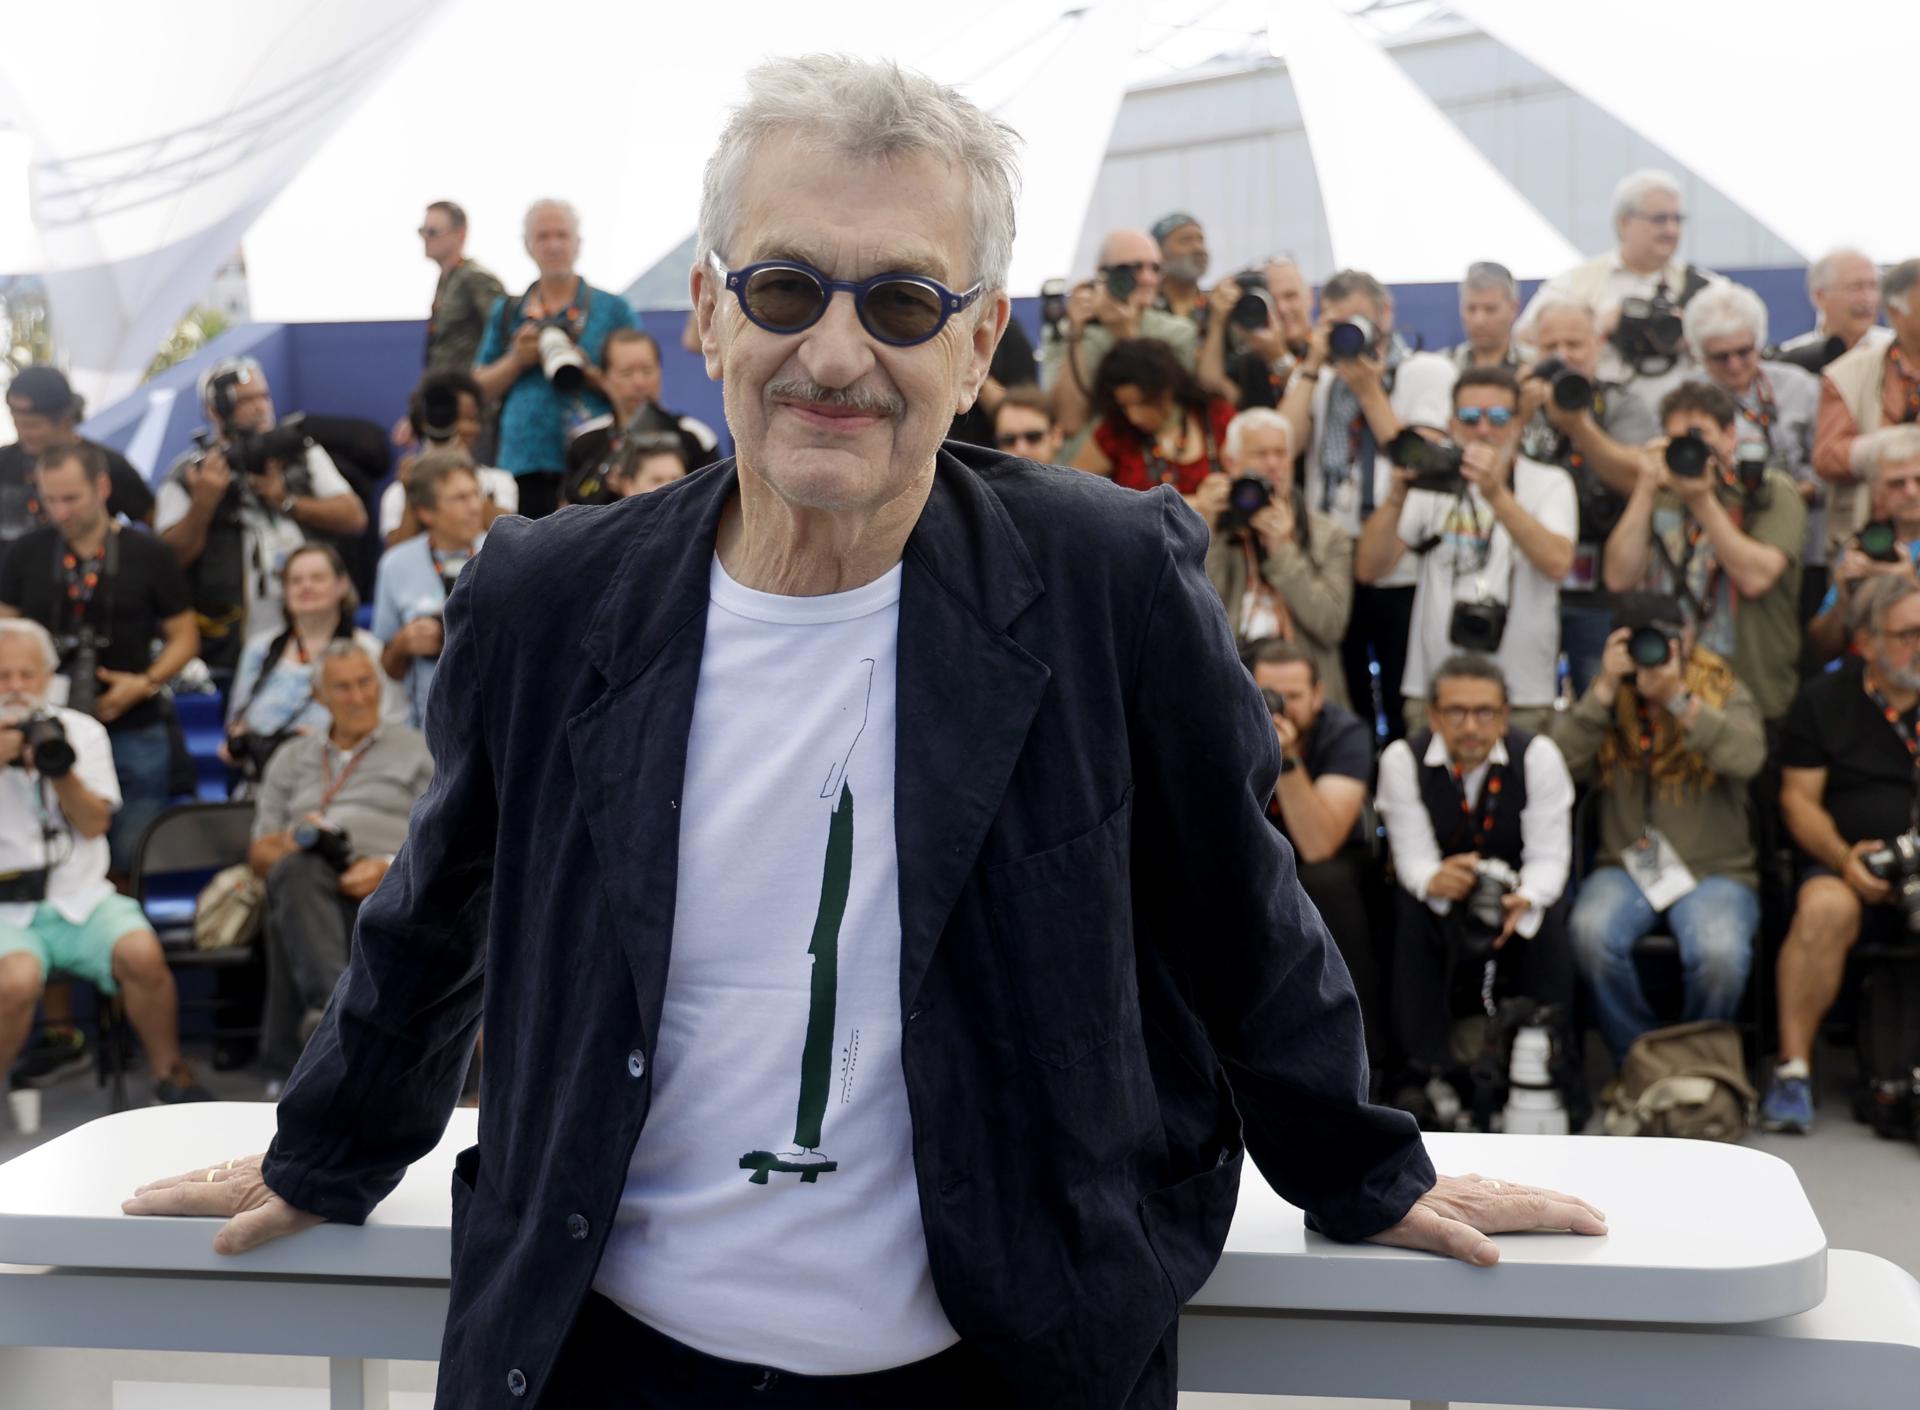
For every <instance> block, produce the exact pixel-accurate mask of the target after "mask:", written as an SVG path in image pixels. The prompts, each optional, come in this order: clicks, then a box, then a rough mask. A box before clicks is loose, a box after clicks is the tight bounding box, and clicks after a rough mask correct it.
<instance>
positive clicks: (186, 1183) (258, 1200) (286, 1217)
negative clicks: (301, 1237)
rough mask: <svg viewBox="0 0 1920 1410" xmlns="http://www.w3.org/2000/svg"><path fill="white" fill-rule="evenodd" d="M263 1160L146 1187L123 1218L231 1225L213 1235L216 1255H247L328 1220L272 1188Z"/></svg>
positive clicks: (245, 1161)
mask: <svg viewBox="0 0 1920 1410" xmlns="http://www.w3.org/2000/svg"><path fill="white" fill-rule="evenodd" d="M262 1159H263V1157H261V1156H257V1155H249V1156H242V1157H241V1158H240V1159H238V1160H229V1161H227V1162H225V1163H224V1164H221V1165H212V1166H208V1167H207V1168H205V1169H203V1170H194V1171H191V1172H189V1173H188V1174H185V1175H172V1176H169V1177H168V1178H167V1179H164V1180H155V1181H153V1182H152V1183H150V1184H146V1185H142V1186H141V1187H140V1188H139V1189H137V1190H135V1191H134V1192H133V1198H132V1199H130V1200H126V1201H124V1202H123V1203H122V1204H121V1206H120V1212H121V1213H122V1214H160V1215H175V1216H182V1215H184V1216H197V1217H201V1218H205V1217H207V1216H209V1215H211V1216H213V1217H214V1218H219V1217H222V1216H224V1217H225V1218H226V1221H227V1222H226V1223H225V1224H223V1225H221V1226H220V1232H219V1233H217V1234H215V1235H214V1236H213V1251H214V1252H215V1253H229V1254H231V1253H245V1252H247V1251H248V1250H249V1249H255V1248H258V1247H260V1245H261V1244H264V1243H269V1242H271V1241H272V1240H274V1239H279V1238H284V1237H286V1236H287V1235H288V1234H297V1233H300V1232H301V1231H302V1230H304V1229H311V1228H312V1227H313V1226H314V1225H315V1224H324V1223H326V1222H327V1221H326V1220H324V1219H322V1218H321V1217H320V1216H319V1215H317V1214H309V1213H307V1212H306V1211H305V1210H304V1209H295V1208H294V1207H293V1206H292V1205H290V1204H288V1203H287V1202H286V1201H285V1200H283V1199H281V1198H280V1196H279V1195H276V1194H275V1193H274V1192H273V1191H272V1190H270V1189H268V1188H267V1182H266V1181H265V1180H264V1179H262V1178H261V1175H260V1162H261V1160H262Z"/></svg>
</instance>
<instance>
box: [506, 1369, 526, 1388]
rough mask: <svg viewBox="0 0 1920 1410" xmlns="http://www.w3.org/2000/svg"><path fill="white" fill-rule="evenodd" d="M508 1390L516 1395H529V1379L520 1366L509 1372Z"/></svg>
mask: <svg viewBox="0 0 1920 1410" xmlns="http://www.w3.org/2000/svg"><path fill="white" fill-rule="evenodd" d="M507 1390H508V1391H509V1392H511V1393H512V1394H514V1395H525V1394H526V1393H527V1378H526V1376H525V1375H524V1374H522V1372H521V1370H520V1368H519V1367H518V1366H515V1367H514V1368H513V1369H512V1370H511V1371H509V1372H507Z"/></svg>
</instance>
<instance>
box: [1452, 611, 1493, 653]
mask: <svg viewBox="0 0 1920 1410" xmlns="http://www.w3.org/2000/svg"><path fill="white" fill-rule="evenodd" d="M1506 635H1507V604H1506V603H1504V602H1456V603H1454V604H1453V612H1452V613H1451V615H1449V616H1448V618H1447V641H1448V642H1449V643H1450V644H1451V645H1453V646H1457V647H1459V648H1460V649H1461V650H1462V651H1476V652H1479V653H1480V654H1481V655H1483V656H1491V655H1493V653H1494V652H1496V651H1498V650H1499V649H1500V643H1501V641H1502V640H1504V639H1505V637H1506Z"/></svg>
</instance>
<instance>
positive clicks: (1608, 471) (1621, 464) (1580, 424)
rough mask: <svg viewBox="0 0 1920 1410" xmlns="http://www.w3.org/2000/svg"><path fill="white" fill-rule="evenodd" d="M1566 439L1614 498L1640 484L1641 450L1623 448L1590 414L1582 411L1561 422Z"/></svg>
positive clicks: (1626, 493) (1628, 493)
mask: <svg viewBox="0 0 1920 1410" xmlns="http://www.w3.org/2000/svg"><path fill="white" fill-rule="evenodd" d="M1563 428H1564V429H1565V431H1566V435H1567V439H1568V440H1570V441H1572V442H1573V448H1574V449H1575V450H1577V451H1579V452H1580V455H1581V457H1582V458H1583V459H1584V460H1585V461H1586V463H1587V465H1588V466H1589V467H1590V468H1591V469H1592V471H1593V473H1594V475H1595V477H1596V478H1598V480H1599V481H1600V483H1601V484H1603V485H1605V486H1606V487H1607V488H1608V489H1610V490H1612V491H1613V492H1614V493H1615V494H1617V495H1630V494H1632V493H1633V487H1634V486H1635V485H1637V484H1639V483H1640V450H1639V448H1638V447H1637V446H1624V445H1621V444H1620V442H1618V441H1616V440H1615V439H1614V438H1613V437H1612V436H1609V435H1608V434H1607V433H1606V432H1605V431H1604V430H1602V429H1601V427H1600V423H1599V422H1598V421H1596V420H1594V418H1593V413H1592V412H1590V411H1582V412H1580V413H1578V414H1577V415H1575V416H1572V417H1569V418H1567V420H1566V421H1565V422H1564V423H1563Z"/></svg>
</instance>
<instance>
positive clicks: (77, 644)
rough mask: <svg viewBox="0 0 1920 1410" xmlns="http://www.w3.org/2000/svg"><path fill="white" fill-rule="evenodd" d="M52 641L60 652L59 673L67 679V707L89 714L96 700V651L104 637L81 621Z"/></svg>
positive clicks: (98, 691) (97, 702)
mask: <svg viewBox="0 0 1920 1410" xmlns="http://www.w3.org/2000/svg"><path fill="white" fill-rule="evenodd" d="M54 644H55V646H56V647H57V648H58V649H59V652H60V674H61V675H63V676H65V677H66V678H67V708H68V709H69V710H77V711H79V712H80V713H81V714H83V715H91V714H93V713H94V711H95V708H96V707H97V706H98V705H99V703H100V653H101V651H102V650H103V649H105V647H106V645H107V640H106V638H105V637H103V636H101V635H100V633H98V632H96V631H95V630H94V629H93V628H92V627H90V626H88V625H86V624H84V623H83V624H82V625H81V626H80V628H79V630H78V631H76V632H74V633H73V634H72V635H71V636H62V637H60V638H58V639H57V640H56V641H55V643H54Z"/></svg>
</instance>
